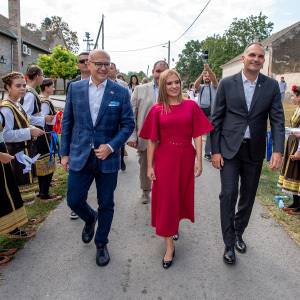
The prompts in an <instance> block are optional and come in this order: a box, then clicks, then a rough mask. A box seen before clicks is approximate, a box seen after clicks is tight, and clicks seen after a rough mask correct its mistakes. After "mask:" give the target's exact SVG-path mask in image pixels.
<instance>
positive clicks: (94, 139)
mask: <svg viewBox="0 0 300 300" xmlns="http://www.w3.org/2000/svg"><path fill="white" fill-rule="evenodd" d="M88 67H89V69H90V71H91V77H90V78H88V79H84V80H81V81H78V82H74V83H72V84H71V85H70V87H69V91H68V95H67V101H66V106H65V110H64V116H63V120H62V131H61V154H62V162H61V163H62V166H63V168H64V169H65V170H66V171H67V172H69V178H68V193H67V202H68V205H69V206H70V208H71V209H72V210H73V211H74V212H75V213H76V214H77V215H78V216H79V217H80V218H81V219H82V220H83V221H84V222H85V226H84V228H83V231H82V241H83V242H84V243H89V242H90V241H91V240H92V238H93V236H94V227H95V224H96V222H97V220H98V229H97V232H96V235H95V244H96V247H97V254H96V263H97V264H98V265H99V266H105V265H107V264H108V263H109V260H110V257H109V253H108V250H107V247H106V244H107V243H108V234H109V231H110V227H111V223H112V219H113V214H114V190H115V188H116V185H117V177H118V171H119V169H120V166H121V155H120V148H121V146H122V145H123V144H124V143H125V142H126V141H127V139H128V138H129V136H130V135H131V133H132V131H133V129H134V119H133V111H132V106H131V103H130V94H129V91H128V89H127V88H125V87H122V86H121V85H119V84H118V83H116V82H113V81H111V80H110V79H109V78H108V76H109V70H110V56H109V55H108V53H107V52H105V51H104V50H94V51H92V52H91V53H90V55H89V61H88ZM94 179H95V182H96V188H97V198H98V211H97V212H96V211H94V210H93V209H92V208H91V207H90V206H89V204H88V203H87V195H88V191H89V188H90V186H91V184H92V182H93V180H94Z"/></svg>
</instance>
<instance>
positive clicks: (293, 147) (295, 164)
mask: <svg viewBox="0 0 300 300" xmlns="http://www.w3.org/2000/svg"><path fill="white" fill-rule="evenodd" d="M291 127H293V128H299V127H300V108H297V109H296V111H295V112H294V114H293V116H292V118H291ZM298 144H299V138H297V137H295V136H294V135H292V134H291V135H290V136H289V137H288V140H287V143H286V148H285V153H284V158H283V165H282V168H281V172H280V175H279V179H278V187H281V188H282V191H283V192H285V193H289V194H292V195H300V161H299V160H291V155H293V154H295V152H296V151H297V148H298Z"/></svg>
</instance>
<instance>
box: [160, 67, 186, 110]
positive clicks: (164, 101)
mask: <svg viewBox="0 0 300 300" xmlns="http://www.w3.org/2000/svg"><path fill="white" fill-rule="evenodd" d="M170 75H176V76H177V77H178V79H179V82H180V93H179V95H178V102H179V103H181V102H182V101H183V98H182V93H181V78H180V76H179V74H178V73H177V72H176V71H175V70H173V69H168V70H165V71H164V72H162V73H161V74H160V77H159V89H158V98H157V103H162V104H163V106H164V110H165V112H168V111H170V103H169V99H168V95H167V91H166V85H167V84H166V82H167V78H168V77H169V76H170Z"/></svg>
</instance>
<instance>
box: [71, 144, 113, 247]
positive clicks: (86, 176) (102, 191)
mask: <svg viewBox="0 0 300 300" xmlns="http://www.w3.org/2000/svg"><path fill="white" fill-rule="evenodd" d="M99 162H100V161H99V159H98V158H97V157H96V155H95V153H94V151H93V150H92V151H91V153H90V155H89V158H88V161H87V162H86V164H85V166H84V167H83V169H82V170H80V171H72V170H69V178H68V193H67V202H68V206H69V207H70V208H71V209H72V210H73V211H74V212H75V213H76V214H77V215H78V216H79V217H80V218H81V219H82V220H83V221H84V222H85V223H87V224H91V223H93V221H94V220H95V212H94V210H93V209H92V208H91V207H90V206H89V204H88V203H87V196H88V191H89V189H90V186H91V184H92V182H93V180H94V179H95V182H96V188H97V199H98V228H97V231H96V235H95V244H96V246H103V245H105V244H107V243H108V234H109V231H110V227H111V223H112V220H113V216H114V191H115V189H116V186H117V178H118V172H113V173H102V172H101V171H100V169H99Z"/></svg>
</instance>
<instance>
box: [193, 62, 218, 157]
mask: <svg viewBox="0 0 300 300" xmlns="http://www.w3.org/2000/svg"><path fill="white" fill-rule="evenodd" d="M202 80H203V84H201V82H202ZM217 87H218V81H217V78H216V75H215V74H214V73H213V71H212V70H211V69H210V67H209V65H208V64H204V70H203V72H202V73H201V75H200V77H199V78H198V79H197V80H196V81H195V89H196V91H198V93H199V96H198V101H197V102H198V104H199V106H200V108H201V109H202V111H203V112H204V114H205V115H206V117H207V118H208V120H209V121H211V115H212V109H213V106H214V101H215V97H216V93H217ZM204 159H206V160H208V161H211V148H210V133H209V132H208V133H207V134H206V143H205V153H204Z"/></svg>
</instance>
